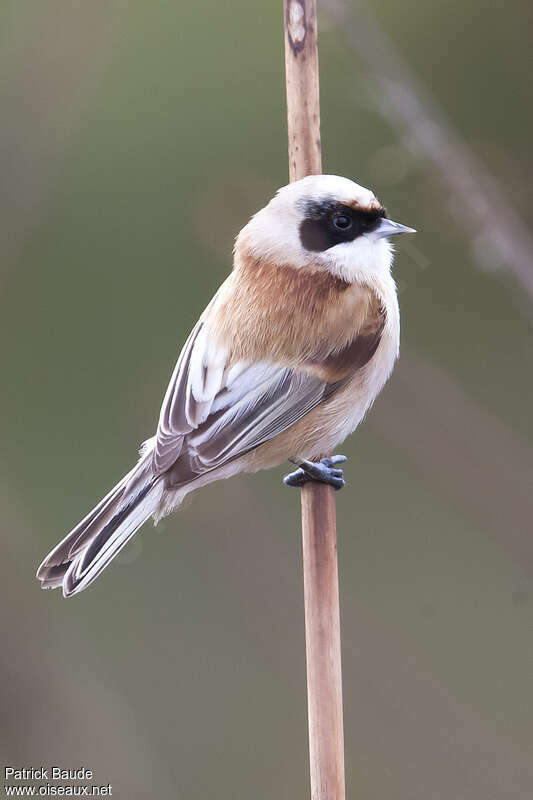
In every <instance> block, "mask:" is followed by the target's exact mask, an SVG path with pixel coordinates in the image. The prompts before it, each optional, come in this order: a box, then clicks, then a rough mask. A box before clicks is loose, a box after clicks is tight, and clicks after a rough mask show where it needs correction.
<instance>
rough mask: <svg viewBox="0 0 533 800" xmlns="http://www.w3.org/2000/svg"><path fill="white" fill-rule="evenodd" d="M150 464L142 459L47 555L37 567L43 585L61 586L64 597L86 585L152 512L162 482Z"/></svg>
mask: <svg viewBox="0 0 533 800" xmlns="http://www.w3.org/2000/svg"><path fill="white" fill-rule="evenodd" d="M150 462H151V458H147V457H144V458H141V460H140V461H139V463H138V464H137V466H136V467H134V469H133V470H132V471H131V472H130V473H128V474H127V475H125V476H124V478H122V480H121V481H120V482H119V483H117V485H116V486H115V487H114V488H113V489H112V490H111V491H110V492H109V494H108V495H106V496H105V497H104V499H103V500H101V501H100V503H99V504H98V505H97V506H96V507H95V508H93V510H92V511H91V512H90V514H88V515H87V516H86V517H85V518H84V519H83V520H82V521H81V522H80V523H79V524H78V525H77V526H76V527H75V528H74V529H73V530H72V531H71V532H70V533H69V534H68V536H66V537H65V538H64V539H63V541H61V542H59V544H58V545H57V546H56V547H55V548H54V549H53V550H52V552H51V553H49V554H48V555H47V556H46V558H45V559H44V561H43V562H42V564H41V566H40V567H39V569H38V570H37V578H38V579H39V580H40V581H41V586H42V588H43V589H56V588H58V587H59V586H62V588H63V594H64V596H65V597H70V595H73V594H76V593H77V592H81V591H82V590H83V589H86V588H87V586H89V584H91V583H92V582H93V581H94V580H95V579H96V578H97V577H98V575H99V574H100V573H101V572H102V570H103V569H105V567H107V565H108V564H109V563H110V562H111V561H112V559H113V558H114V557H115V556H116V555H117V553H119V552H120V550H121V549H122V548H123V547H124V545H125V544H127V542H129V540H130V539H131V537H132V536H133V535H134V534H135V533H136V532H137V531H138V530H139V528H140V527H141V525H142V524H143V523H144V522H145V521H146V520H147V519H148V517H150V516H151V515H152V514H154V513H155V512H156V510H157V508H158V506H159V503H160V501H161V495H162V491H163V483H162V478H159V477H154V476H153V473H152V470H151V463H150Z"/></svg>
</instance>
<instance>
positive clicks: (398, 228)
mask: <svg viewBox="0 0 533 800" xmlns="http://www.w3.org/2000/svg"><path fill="white" fill-rule="evenodd" d="M374 233H375V235H376V236H377V237H378V238H379V239H382V238H383V237H385V236H394V234H396V233H416V231H415V229H414V228H408V227H407V225H400V223H399V222H393V221H392V220H391V219H385V218H384V219H382V220H381V222H380V223H379V225H378V227H377V228H376V230H375V231H374Z"/></svg>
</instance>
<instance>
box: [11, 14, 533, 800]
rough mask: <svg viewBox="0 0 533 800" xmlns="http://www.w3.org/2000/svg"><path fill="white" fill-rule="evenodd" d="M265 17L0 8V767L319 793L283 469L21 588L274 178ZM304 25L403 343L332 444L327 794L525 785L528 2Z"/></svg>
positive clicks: (329, 17)
mask: <svg viewBox="0 0 533 800" xmlns="http://www.w3.org/2000/svg"><path fill="white" fill-rule="evenodd" d="M319 5H320V3H319ZM279 6H280V3H279V2H276V3H266V2H263V3H248V2H244V0H227V2H225V3H218V2H215V1H214V0H200V2H197V3H195V4H190V3H184V2H180V1H179V0H177V1H176V2H169V1H168V0H152V2H150V3H147V2H144V1H143V0H90V2H89V0H70V1H69V2H65V1H64V0H46V2H32V1H31V0H4V2H3V3H2V5H1V8H0V74H1V76H2V78H1V82H0V109H1V110H0V113H1V118H2V122H1V133H0V136H1V142H2V144H1V152H2V156H1V172H2V178H1V187H2V192H1V199H0V203H1V207H0V226H1V229H2V250H3V254H2V259H1V265H0V287H1V289H0V291H1V312H0V341H1V347H2V351H3V352H2V369H3V391H2V393H1V398H0V403H1V406H0V411H1V420H2V431H1V438H2V455H1V457H0V476H1V481H0V504H1V517H2V527H3V546H2V557H1V559H0V572H1V590H0V591H1V600H0V609H1V610H0V615H1V620H2V640H1V641H2V647H1V650H2V655H1V658H0V670H1V673H0V687H1V688H0V692H1V694H2V698H1V707H2V713H1V753H2V760H3V761H5V763H6V764H8V765H11V766H19V767H22V766H26V767H30V766H39V765H45V766H47V765H48V766H53V765H57V766H60V767H63V768H76V767H79V766H85V767H87V768H90V769H92V770H93V772H94V777H95V781H94V782H95V783H101V784H107V783H111V784H112V786H113V795H114V796H115V797H119V798H144V797H160V798H176V797H178V798H217V800H221V799H222V798H228V800H229V798H236V797H239V798H241V797H243V798H245V797H250V798H257V800H262V799H263V798H265V799H266V798H277V800H289V798H291V800H292V798H296V797H301V798H305V797H307V796H308V795H309V789H308V756H307V722H306V690H305V660H304V631H303V598H302V580H301V554H300V546H301V543H300V514H299V497H298V494H297V493H296V492H294V491H289V490H288V489H285V488H283V486H282V484H281V477H282V475H283V470H282V469H280V470H277V471H273V472H270V473H262V474H258V475H255V476H252V477H244V478H238V479H233V480H231V481H228V482H225V483H219V484H215V485H213V486H210V487H208V488H207V489H204V490H202V492H201V495H197V496H193V497H192V499H191V500H190V501H187V502H186V504H185V507H184V508H182V510H181V511H180V512H179V513H176V514H175V515H174V516H172V517H171V518H169V519H167V520H165V521H164V522H163V523H161V524H160V525H159V526H158V528H157V529H156V530H154V529H153V527H151V526H149V525H148V526H146V527H145V528H144V529H143V532H142V534H141V535H140V536H138V537H137V538H136V539H135V540H134V541H133V543H132V544H131V545H130V546H129V547H128V549H127V550H125V551H124V552H123V554H122V555H121V556H120V557H119V559H118V563H114V564H113V566H112V567H110V569H108V570H107V571H106V572H105V574H104V575H103V576H102V578H101V579H100V580H99V581H98V582H97V583H96V584H95V585H94V586H93V587H92V588H91V589H90V590H89V591H87V592H84V593H83V594H81V595H79V596H76V597H75V598H73V599H72V600H69V601H68V602H67V601H65V600H63V599H62V597H61V595H60V593H58V592H54V593H52V592H49V593H43V592H41V590H40V589H39V587H38V584H37V582H36V581H35V580H34V573H35V569H36V567H37V564H38V563H39V562H40V560H41V559H42V557H43V556H44V555H45V554H46V553H47V552H48V550H49V549H50V548H51V547H52V546H53V545H55V544H56V542H57V541H58V540H59V539H60V538H62V537H63V535H64V534H65V533H66V532H68V530H70V528H71V527H72V526H73V524H74V523H76V522H78V520H79V519H80V518H81V517H82V516H84V515H85V513H86V512H87V511H88V510H89V509H90V508H91V507H92V506H93V505H94V504H95V502H96V501H97V500H99V499H100V497H101V496H102V495H103V494H104V493H105V492H106V491H107V489H108V488H109V487H110V486H112V485H113V484H114V483H115V482H116V480H117V479H118V478H120V477H121V476H122V474H123V473H124V472H125V471H126V469H129V467H130V465H131V464H132V463H133V462H134V460H135V458H136V452H137V446H138V443H140V442H141V441H142V440H143V439H145V438H146V437H147V436H149V435H151V434H152V433H153V430H154V424H155V420H156V416H157V414H158V411H159V405H160V402H161V398H162V395H163V392H164V389H165V387H166V383H167V380H168V377H169V375H170V372H171V369H172V367H173V364H174V361H175V359H176V357H177V354H178V352H179V350H180V348H181V345H182V344H183V342H184V340H185V338H186V336H187V334H188V332H189V329H190V328H191V326H192V324H193V323H194V322H195V321H196V319H197V316H198V314H199V313H200V311H201V310H202V309H203V307H204V306H205V304H206V303H207V301H208V300H209V299H210V297H211V296H212V294H213V292H214V290H215V289H216V288H217V286H218V285H219V284H220V283H221V282H222V280H223V279H224V277H225V275H226V274H227V272H228V270H229V268H230V266H231V248H232V241H233V237H234V236H235V234H236V233H237V232H238V230H239V228H240V227H241V226H242V225H243V224H245V222H246V221H247V219H248V218H249V216H250V215H251V213H252V212H254V211H256V210H257V209H258V208H260V207H261V206H263V205H264V204H265V202H266V201H267V200H268V199H269V198H270V196H271V194H272V192H273V191H274V190H275V189H276V188H277V187H278V186H279V185H282V184H284V183H286V182H287V155H286V123H285V95H284V71H283V38H282V30H281V9H280V7H279ZM320 23H321V31H320V33H321V36H320V60H321V81H322V83H321V90H322V136H323V154H324V169H325V171H327V172H331V173H338V174H342V175H347V176H349V177H353V178H355V179H356V180H357V181H359V182H360V183H362V184H364V185H369V186H371V187H372V188H373V189H374V190H375V191H376V193H377V194H378V196H379V197H380V198H381V199H382V200H383V201H384V202H385V203H386V205H387V207H388V209H389V212H390V214H391V216H392V218H393V219H396V220H398V221H400V222H403V223H405V224H408V225H411V226H413V227H415V228H417V229H418V230H419V233H418V234H417V236H416V237H409V238H408V241H405V242H398V243H397V246H398V256H397V259H396V266H395V275H396V277H397V280H398V284H399V289H400V304H401V310H402V326H403V329H402V356H401V361H400V363H399V365H398V367H397V369H396V371H395V373H394V375H393V378H392V380H391V381H390V383H389V385H388V386H387V388H386V389H385V391H384V392H383V394H382V396H381V397H380V399H379V401H378V402H377V403H376V405H375V408H374V410H373V411H372V413H371V414H370V416H369V418H368V420H367V421H366V422H365V423H364V425H363V426H362V427H361V428H360V430H359V431H358V433H357V434H356V435H355V436H353V437H352V438H351V439H350V440H349V442H348V444H347V445H346V447H345V449H344V450H343V452H346V453H347V455H348V456H349V457H350V461H349V463H348V465H347V476H348V481H349V483H348V488H347V489H345V491H343V492H342V493H340V494H339V495H338V504H337V505H338V531H339V551H340V580H341V604H342V634H343V658H344V663H343V671H344V702H345V735H346V767H347V784H348V796H349V797H354V798H355V797H357V798H365V800H382V799H383V798H395V800H428V798H432V800H438V799H440V798H442V800H444V799H446V800H449V799H450V798H457V799H459V798H461V800H496V798H498V799H499V798H503V797H505V798H517V800H518V798H529V797H531V796H533V759H532V758H531V750H532V744H533V713H532V712H533V709H532V702H531V698H532V696H533V678H532V676H533V585H532V576H533V537H532V535H531V527H532V526H531V495H532V490H533V452H532V449H531V394H532V388H533V377H532V370H531V345H532V309H533V264H532V263H531V257H530V252H531V250H530V246H533V245H532V244H531V235H530V232H529V231H528V229H527V226H526V224H525V222H524V220H529V219H530V218H531V212H532V197H531V179H530V174H531V173H530V168H531V148H530V141H531V97H530V88H531V87H530V84H531V79H530V74H529V70H530V65H531V54H530V45H529V42H528V28H529V27H530V24H531V7H530V5H529V4H528V3H526V2H522V0H517V2H515V3H512V4H511V5H509V4H504V3H503V2H499V3H497V2H491V3H480V2H473V1H472V0H462V2H456V0H430V1H429V2H427V3H424V4H420V3H417V2H414V0H406V2H403V3H401V4H397V3H393V2H390V1H389V0H374V2H373V3H372V6H371V8H370V7H369V8H367V9H363V8H362V7H361V6H360V5H359V4H355V3H350V0H347V2H346V4H343V3H342V2H337V0H324V2H323V4H322V6H321V19H320Z"/></svg>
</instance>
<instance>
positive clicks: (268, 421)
mask: <svg viewBox="0 0 533 800" xmlns="http://www.w3.org/2000/svg"><path fill="white" fill-rule="evenodd" d="M341 383H343V381H337V382H335V383H327V382H326V381H324V380H322V379H320V378H319V377H317V376H315V375H312V374H310V373H308V372H305V371H304V370H303V369H302V370H297V369H293V368H289V367H285V366H282V365H279V364H275V363H272V362H269V361H263V362H260V363H255V364H249V363H246V362H243V361H242V362H239V363H237V364H232V365H230V366H228V364H227V353H226V352H225V350H224V349H223V348H217V347H216V346H214V344H213V342H212V341H210V339H209V336H208V333H207V328H206V326H205V323H204V322H203V321H202V320H200V321H199V322H198V324H197V325H196V326H195V328H194V329H193V331H192V333H191V335H190V336H189V338H188V340H187V342H186V344H185V346H184V348H183V351H182V353H181V355H180V357H179V359H178V363H177V364H176V367H175V369H174V373H173V375H172V378H171V380H170V384H169V387H168V389H167V392H166V394H165V398H164V401H163V406H162V409H161V414H160V418H159V426H158V430H157V435H156V443H155V449H154V456H153V459H154V467H155V469H156V472H157V474H161V473H163V472H166V471H168V470H171V469H172V472H173V474H174V473H176V480H177V482H178V483H182V482H187V481H188V480H191V479H192V478H194V477H196V476H197V475H200V474H202V473H204V472H207V471H211V470H213V469H215V468H216V467H219V466H221V465H223V464H225V463H227V462H228V461H233V460H234V459H235V458H238V457H239V456H241V455H243V454H244V453H246V452H249V451H250V450H253V449H254V448H256V447H258V446H259V445H260V444H263V443H264V442H266V441H268V440H269V439H272V438H273V437H274V436H277V435H278V434H279V433H282V432H283V431H285V430H286V429H287V428H288V427H290V426H291V425H293V424H294V423H295V422H297V421H298V420H299V419H301V418H302V417H303V416H304V415H305V414H307V413H309V411H311V410H312V409H313V408H315V407H316V406H317V405H318V404H319V403H321V402H323V401H324V400H325V399H327V398H328V397H330V396H331V394H332V393H333V392H334V391H336V389H337V388H338V387H339V385H340V384H341ZM176 462H178V463H177V464H176ZM174 464H176V467H174ZM172 483H173V485H176V481H175V480H173V481H172Z"/></svg>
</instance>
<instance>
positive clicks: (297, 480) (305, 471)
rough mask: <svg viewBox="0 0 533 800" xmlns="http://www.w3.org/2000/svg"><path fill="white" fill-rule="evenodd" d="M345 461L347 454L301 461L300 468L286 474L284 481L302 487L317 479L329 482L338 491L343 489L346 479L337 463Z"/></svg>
mask: <svg viewBox="0 0 533 800" xmlns="http://www.w3.org/2000/svg"><path fill="white" fill-rule="evenodd" d="M344 461H347V458H346V456H340V455H339V456H332V457H331V458H322V459H321V460H320V461H306V460H302V461H299V462H298V464H299V469H297V470H296V471H295V472H291V473H290V474H289V475H286V476H285V477H284V478H283V483H285V484H286V485H287V486H298V487H300V486H303V485H304V483H307V482H308V481H317V482H318V483H327V484H329V485H330V486H333V488H334V489H335V490H336V491H338V490H339V489H342V487H343V486H344V485H345V483H346V481H345V480H344V472H343V471H342V469H336V468H335V465H336V464H342V463H343V462H344Z"/></svg>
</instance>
